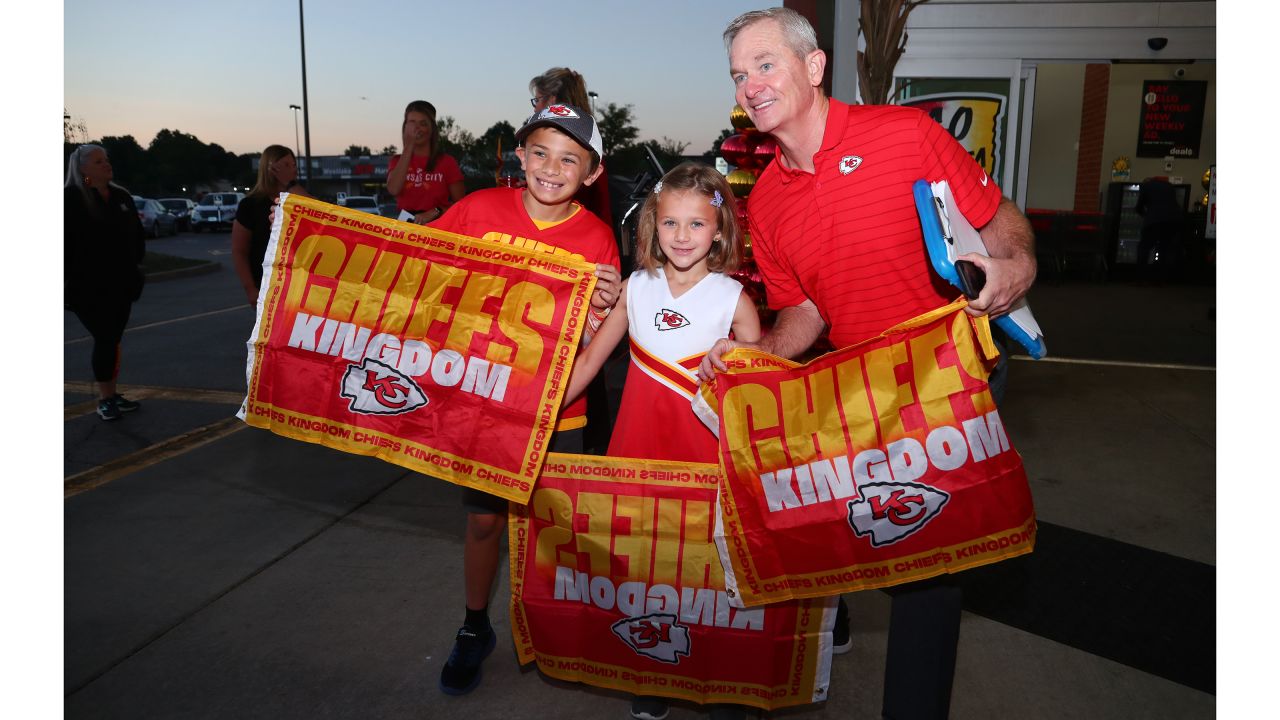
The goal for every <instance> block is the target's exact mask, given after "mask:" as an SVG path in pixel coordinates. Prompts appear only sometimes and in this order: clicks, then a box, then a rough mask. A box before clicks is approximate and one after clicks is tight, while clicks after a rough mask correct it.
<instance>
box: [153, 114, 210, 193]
mask: <svg viewBox="0 0 1280 720" xmlns="http://www.w3.org/2000/svg"><path fill="white" fill-rule="evenodd" d="M213 159H214V158H212V157H211V155H210V152H209V146H208V145H206V144H204V143H203V142H200V140H199V138H197V137H196V136H195V135H191V134H189V133H184V132H182V131H180V130H161V131H160V132H158V133H156V136H155V138H154V139H152V140H151V144H150V145H148V146H147V166H148V167H147V170H148V172H147V174H148V176H149V180H150V181H151V184H152V185H153V187H154V190H155V192H157V193H159V194H164V195H169V194H178V193H181V191H182V188H184V187H185V188H188V191H190V188H192V187H194V186H196V185H199V184H203V183H207V182H210V181H212V180H216V179H217V178H216V177H215V176H213V174H212V173H211V172H210V170H212V167H211V166H210V160H213Z"/></svg>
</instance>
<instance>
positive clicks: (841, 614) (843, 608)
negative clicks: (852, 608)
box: [831, 595, 853, 655]
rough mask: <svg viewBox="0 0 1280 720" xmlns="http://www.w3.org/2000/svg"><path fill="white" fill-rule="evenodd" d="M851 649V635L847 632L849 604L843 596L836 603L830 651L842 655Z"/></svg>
mask: <svg viewBox="0 0 1280 720" xmlns="http://www.w3.org/2000/svg"><path fill="white" fill-rule="evenodd" d="M852 649H853V636H852V635H850V634H849V606H848V605H845V604H844V596H843V595H842V596H840V601H839V602H838V603H837V604H836V626H835V627H834V628H832V629H831V653H832V654H833V655H843V654H845V653H847V652H849V651H850V650H852Z"/></svg>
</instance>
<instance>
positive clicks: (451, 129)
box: [439, 115, 476, 161]
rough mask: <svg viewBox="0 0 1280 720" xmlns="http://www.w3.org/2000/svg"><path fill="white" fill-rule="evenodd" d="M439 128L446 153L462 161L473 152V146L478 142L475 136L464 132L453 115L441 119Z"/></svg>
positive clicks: (441, 142) (442, 145)
mask: <svg viewBox="0 0 1280 720" xmlns="http://www.w3.org/2000/svg"><path fill="white" fill-rule="evenodd" d="M439 126H440V147H441V148H442V149H443V150H444V151H445V152H446V153H448V154H449V155H452V156H453V157H454V158H455V159H457V160H459V161H461V160H462V159H463V158H464V157H466V156H467V154H468V153H470V152H471V146H472V145H474V144H475V142H476V138H475V136H474V135H472V134H471V133H470V132H468V131H466V130H463V129H462V128H461V127H460V126H459V125H458V123H457V122H456V121H455V120H454V119H453V116H452V115H445V116H444V117H443V118H440V121H439Z"/></svg>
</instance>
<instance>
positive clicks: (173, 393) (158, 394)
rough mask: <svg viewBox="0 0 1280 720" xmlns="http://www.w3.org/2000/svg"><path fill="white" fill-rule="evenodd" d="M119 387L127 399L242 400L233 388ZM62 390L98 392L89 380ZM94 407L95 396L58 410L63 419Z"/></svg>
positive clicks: (94, 410)
mask: <svg viewBox="0 0 1280 720" xmlns="http://www.w3.org/2000/svg"><path fill="white" fill-rule="evenodd" d="M120 390H121V394H122V395H127V396H128V397H129V399H130V400H183V401H186V402H206V403H225V404H229V405H239V404H240V403H242V402H244V393H243V392H240V391H235V390H205V389H202V388H173V387H160V386H155V385H129V386H122V387H121V388H120ZM62 391H63V392H66V393H80V394H83V395H92V396H94V397H95V398H96V397H97V395H98V387H97V385H95V384H94V383H90V382H73V381H68V382H64V383H63V384H62ZM97 409H98V401H97V400H96V399H95V400H86V401H84V402H80V403H75V404H74V405H67V406H66V407H64V408H63V409H62V419H63V421H67V420H74V419H75V418H78V417H82V416H84V415H89V414H91V413H94V412H96V411H97Z"/></svg>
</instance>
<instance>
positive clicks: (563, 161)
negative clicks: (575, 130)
mask: <svg viewBox="0 0 1280 720" xmlns="http://www.w3.org/2000/svg"><path fill="white" fill-rule="evenodd" d="M516 157H518V158H520V167H522V168H524V174H525V181H526V182H527V183H528V186H527V188H526V189H527V190H528V194H529V195H530V196H532V198H533V200H534V201H535V202H536V203H537V204H538V205H542V206H543V209H544V210H552V209H555V208H557V207H559V208H563V209H564V210H567V209H568V203H569V201H570V200H572V199H573V195H574V193H576V192H578V188H580V187H582V186H583V185H590V184H591V183H593V182H595V180H596V178H598V177H600V173H601V172H602V170H603V168H602V167H600V166H599V165H597V166H596V168H595V170H592V169H591V157H592V156H591V151H590V150H588V149H586V148H584V147H582V146H581V145H579V144H578V143H577V141H575V140H574V139H573V138H571V137H569V136H568V135H565V134H564V133H562V132H560V131H559V130H555V129H554V128H550V127H540V128H536V129H535V130H534V131H533V132H531V133H529V135H528V137H526V138H525V139H524V145H523V146H521V147H517V148H516ZM539 219H547V218H539Z"/></svg>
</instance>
